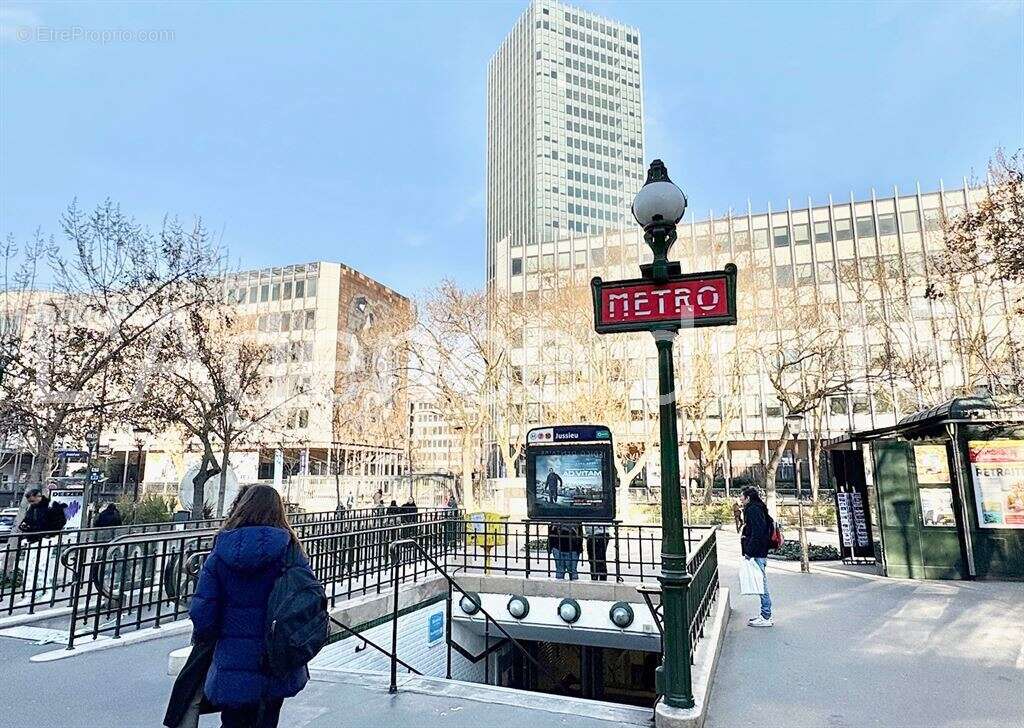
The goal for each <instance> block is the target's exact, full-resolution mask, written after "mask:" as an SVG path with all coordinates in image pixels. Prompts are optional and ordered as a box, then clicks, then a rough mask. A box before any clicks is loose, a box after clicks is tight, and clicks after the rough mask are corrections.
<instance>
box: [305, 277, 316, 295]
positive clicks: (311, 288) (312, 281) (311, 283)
mask: <svg viewBox="0 0 1024 728" xmlns="http://www.w3.org/2000/svg"><path fill="white" fill-rule="evenodd" d="M306 295H307V296H310V297H311V298H314V297H316V278H309V279H307V280H306Z"/></svg>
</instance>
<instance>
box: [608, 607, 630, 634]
mask: <svg viewBox="0 0 1024 728" xmlns="http://www.w3.org/2000/svg"><path fill="white" fill-rule="evenodd" d="M610 616H611V619H612V624H614V625H615V626H616V627H618V628H619V629H626V627H628V626H629V625H631V624H633V610H632V608H631V607H629V605H626V604H616V605H615V606H614V607H612V612H611V615H610Z"/></svg>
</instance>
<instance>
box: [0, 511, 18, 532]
mask: <svg viewBox="0 0 1024 728" xmlns="http://www.w3.org/2000/svg"><path fill="white" fill-rule="evenodd" d="M17 517H18V509H17V508H4V509H3V510H0V536H6V535H7V534H9V533H10V532H11V529H13V528H14V519H16V518H17Z"/></svg>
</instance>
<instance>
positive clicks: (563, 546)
mask: <svg viewBox="0 0 1024 728" xmlns="http://www.w3.org/2000/svg"><path fill="white" fill-rule="evenodd" d="M548 548H550V549H551V557H552V558H553V559H554V560H555V578H556V579H559V580H561V579H562V578H564V577H565V576H566V575H568V577H569V581H576V580H577V579H579V578H580V574H579V571H577V565H578V564H579V561H580V554H581V553H582V552H583V533H582V532H581V531H580V527H579V526H577V525H575V524H572V523H552V524H551V525H550V526H548Z"/></svg>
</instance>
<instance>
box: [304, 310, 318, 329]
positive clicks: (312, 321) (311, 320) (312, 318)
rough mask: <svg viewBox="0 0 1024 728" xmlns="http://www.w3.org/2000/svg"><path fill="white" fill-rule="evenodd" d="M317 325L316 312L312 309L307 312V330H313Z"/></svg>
mask: <svg viewBox="0 0 1024 728" xmlns="http://www.w3.org/2000/svg"><path fill="white" fill-rule="evenodd" d="M315 325H316V311H315V310H313V309H310V310H308V311H306V328H307V329H311V328H313V327H314V326H315Z"/></svg>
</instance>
